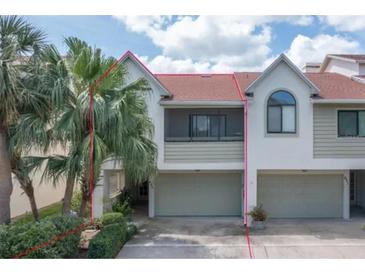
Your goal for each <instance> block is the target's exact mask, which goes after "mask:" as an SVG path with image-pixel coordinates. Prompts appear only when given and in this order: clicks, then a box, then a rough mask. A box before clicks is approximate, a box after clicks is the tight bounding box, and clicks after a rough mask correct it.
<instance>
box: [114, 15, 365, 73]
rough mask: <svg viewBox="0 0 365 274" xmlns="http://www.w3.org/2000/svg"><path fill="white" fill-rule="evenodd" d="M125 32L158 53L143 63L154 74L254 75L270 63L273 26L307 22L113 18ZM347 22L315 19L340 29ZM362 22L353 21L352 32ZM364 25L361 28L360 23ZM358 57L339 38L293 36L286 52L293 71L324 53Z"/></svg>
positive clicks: (354, 46) (308, 19) (353, 44)
mask: <svg viewBox="0 0 365 274" xmlns="http://www.w3.org/2000/svg"><path fill="white" fill-rule="evenodd" d="M116 18H117V19H118V20H120V21H122V22H123V23H124V24H125V26H126V27H127V29H128V30H130V31H134V32H138V33H143V34H145V35H146V36H147V37H149V38H150V39H151V40H152V42H153V43H154V44H155V45H156V46H157V47H159V48H161V50H162V54H161V55H158V56H156V57H154V58H147V57H143V59H144V61H145V62H146V64H147V65H148V67H150V68H151V70H152V71H154V72H179V73H181V72H209V71H211V72H233V71H260V70H263V69H264V68H266V67H267V66H268V65H269V64H270V63H271V62H272V61H273V60H274V58H275V56H273V55H272V52H271V49H270V43H271V42H272V37H273V35H272V29H271V27H270V25H271V24H273V23H282V22H285V23H288V24H292V25H298V26H308V25H310V24H312V23H313V21H314V18H313V17H312V16H179V17H178V18H177V19H176V18H175V19H174V20H173V18H172V17H168V16H116ZM351 18H353V17H343V16H340V17H334V16H328V17H321V18H320V20H321V21H322V22H324V20H326V22H328V24H333V25H334V26H336V27H337V28H341V29H346V28H349V26H350V21H351ZM364 18H365V17H356V18H354V23H355V26H352V28H353V29H355V28H360V27H361V22H362V20H363V21H365V19H364ZM364 24H365V23H364ZM359 51H360V45H359V43H358V42H357V41H354V40H350V39H349V38H346V37H342V36H339V35H333V36H331V35H327V34H321V35H317V36H315V37H313V38H310V37H307V36H304V35H301V34H299V35H297V36H296V37H295V38H294V40H293V41H292V43H291V45H290V47H289V49H288V50H287V51H286V54H287V55H288V57H289V58H290V59H291V60H293V61H294V63H296V64H297V65H298V66H302V65H303V64H304V63H305V62H321V61H322V60H323V59H324V57H325V55H326V54H328V53H355V52H359Z"/></svg>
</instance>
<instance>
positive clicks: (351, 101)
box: [311, 98, 365, 104]
mask: <svg viewBox="0 0 365 274" xmlns="http://www.w3.org/2000/svg"><path fill="white" fill-rule="evenodd" d="M311 102H312V103H313V104H339V103H341V104H365V98H364V99H314V98H312V99H311Z"/></svg>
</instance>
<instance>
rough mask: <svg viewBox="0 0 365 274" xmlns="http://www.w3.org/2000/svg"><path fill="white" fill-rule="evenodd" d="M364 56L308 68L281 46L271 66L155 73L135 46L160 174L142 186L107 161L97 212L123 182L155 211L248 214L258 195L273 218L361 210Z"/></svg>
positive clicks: (129, 61)
mask: <svg viewBox="0 0 365 274" xmlns="http://www.w3.org/2000/svg"><path fill="white" fill-rule="evenodd" d="M363 60H365V56H364V55H341V56H339V55H328V56H327V57H326V59H325V60H324V62H323V63H321V65H319V66H317V67H315V68H314V66H311V70H310V71H311V72H302V71H301V70H300V69H298V67H297V66H296V65H294V64H293V63H292V62H291V61H290V60H289V59H288V58H287V57H286V56H285V55H280V56H279V57H278V58H277V59H276V60H275V61H274V62H273V63H272V64H271V65H270V66H269V67H267V68H266V69H265V70H264V71H263V72H237V73H231V74H153V73H151V72H150V71H149V70H148V68H146V67H145V66H144V65H143V64H142V63H141V62H140V61H139V60H138V59H137V58H136V57H135V56H134V55H133V54H132V53H131V52H127V53H126V54H125V56H124V58H123V62H124V64H125V66H126V68H127V70H128V81H134V80H136V79H138V78H140V77H144V78H146V79H147V80H148V81H149V83H150V86H151V93H150V95H149V97H148V110H149V115H150V117H151V118H152V120H153V123H154V126H155V133H154V137H153V138H154V142H155V143H156V144H157V147H158V161H157V167H158V175H157V176H156V177H155V178H153V179H151V180H150V181H148V182H146V183H145V184H142V185H140V186H138V187H135V186H134V184H133V182H127V181H126V179H125V174H124V171H123V166H122V164H119V165H116V164H115V163H113V162H112V161H109V162H107V163H105V164H104V169H103V175H102V177H101V179H100V182H98V184H97V185H96V187H95V191H94V201H93V202H94V207H93V208H94V216H95V217H97V216H100V215H101V214H102V213H103V211H104V210H106V208H107V207H108V201H110V198H112V197H113V196H114V195H115V194H117V193H118V191H120V190H121V189H122V188H129V189H130V190H131V191H132V192H133V191H134V193H135V196H136V198H137V199H140V200H146V201H148V214H149V216H150V217H155V216H243V215H244V213H245V212H247V211H249V210H251V209H252V208H253V207H254V206H256V205H259V204H262V205H263V208H264V209H265V210H266V211H267V212H268V216H269V217H270V218H345V219H347V218H350V216H351V213H353V214H356V213H357V214H359V213H360V212H361V208H365V83H363V82H362V81H361V79H362V76H361V75H363V74H365V73H364V72H363V71H362V70H361V66H362V64H363ZM354 64H355V65H354ZM351 69H352V70H351ZM245 207H247V209H245ZM351 209H354V210H353V212H351Z"/></svg>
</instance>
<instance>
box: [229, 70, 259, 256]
mask: <svg viewBox="0 0 365 274" xmlns="http://www.w3.org/2000/svg"><path fill="white" fill-rule="evenodd" d="M232 77H233V81H234V83H235V85H236V88H237V92H238V95H239V96H240V98H241V101H242V102H243V103H244V129H245V132H244V136H245V137H244V140H245V152H244V153H245V157H244V158H245V173H244V203H245V206H244V209H245V210H244V224H245V238H246V241H247V246H248V253H249V255H250V259H253V258H254V255H253V252H252V246H251V240H250V231H249V228H248V222H247V219H248V212H247V209H248V207H247V206H248V203H247V189H248V188H247V182H248V177H247V167H248V157H247V148H248V145H247V143H248V134H247V128H248V127H247V121H248V101H247V99H245V98H243V93H242V90H241V88H240V86H239V84H238V81H237V78H236V76H235V74H233V75H232Z"/></svg>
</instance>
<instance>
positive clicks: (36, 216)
mask: <svg viewBox="0 0 365 274" xmlns="http://www.w3.org/2000/svg"><path fill="white" fill-rule="evenodd" d="M28 180H29V182H28V183H26V185H25V186H24V187H22V188H23V190H24V192H25V194H26V195H27V196H28V199H29V203H30V208H31V209H32V214H33V218H34V220H35V221H38V220H39V212H38V207H37V203H36V200H35V197H34V188H33V184H32V181H30V179H29V178H28Z"/></svg>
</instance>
